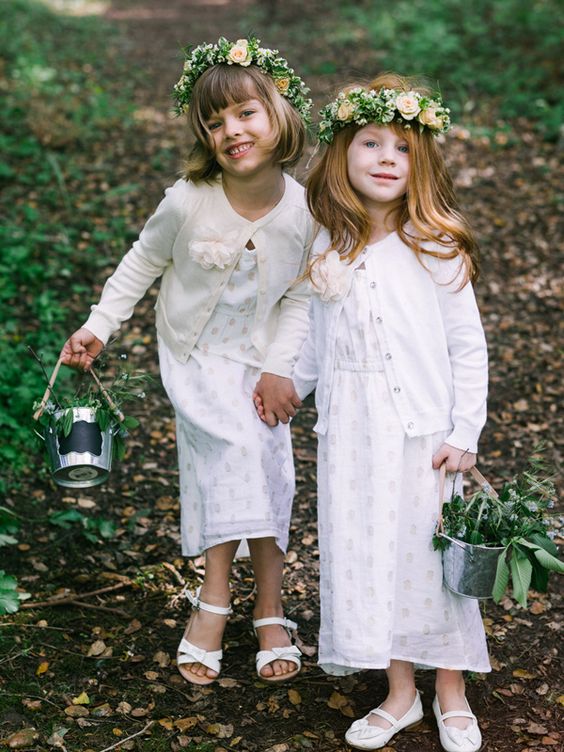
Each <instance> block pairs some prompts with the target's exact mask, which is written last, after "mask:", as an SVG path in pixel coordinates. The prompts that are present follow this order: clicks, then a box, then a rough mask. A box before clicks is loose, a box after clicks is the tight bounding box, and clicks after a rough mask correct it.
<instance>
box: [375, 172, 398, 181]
mask: <svg viewBox="0 0 564 752" xmlns="http://www.w3.org/2000/svg"><path fill="white" fill-rule="evenodd" d="M372 177H373V178H378V179H379V180H399V178H398V177H397V175H389V174H388V173H387V172H377V173H376V174H375V175H372Z"/></svg>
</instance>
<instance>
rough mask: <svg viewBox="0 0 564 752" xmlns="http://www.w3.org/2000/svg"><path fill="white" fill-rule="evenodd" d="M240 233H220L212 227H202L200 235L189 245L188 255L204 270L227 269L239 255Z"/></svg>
mask: <svg viewBox="0 0 564 752" xmlns="http://www.w3.org/2000/svg"><path fill="white" fill-rule="evenodd" d="M238 235H239V233H238V232H237V231H232V232H221V233H220V232H218V231H217V230H216V229H214V228H212V227H202V228H201V229H200V231H199V232H198V235H197V236H196V237H195V238H194V239H193V240H191V241H190V242H189V243H188V253H189V254H190V258H192V259H193V260H194V261H195V262H196V263H198V264H200V266H201V267H202V268H203V269H213V268H214V267H217V268H218V269H225V268H226V267H228V266H230V265H231V264H232V263H233V261H235V258H236V256H237V255H238V254H239V250H240V249H239V248H238V247H237V238H238Z"/></svg>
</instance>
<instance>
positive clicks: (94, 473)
mask: <svg viewBox="0 0 564 752" xmlns="http://www.w3.org/2000/svg"><path fill="white" fill-rule="evenodd" d="M60 366H61V360H60V359H59V361H58V362H57V365H56V366H55V369H54V371H53V373H52V375H51V378H50V380H49V386H48V387H47V389H46V391H45V394H44V395H43V399H42V400H41V404H40V406H39V408H38V409H37V411H36V412H35V414H34V416H33V417H34V419H35V420H39V418H40V417H41V415H42V413H43V411H44V410H45V407H46V405H47V400H48V399H49V395H50V394H51V391H52V389H53V385H54V383H55V379H56V378H57V374H58V372H59V368H60ZM89 373H90V374H91V375H92V378H93V379H94V381H95V382H96V384H97V385H98V387H99V389H100V392H101V394H102V395H103V396H104V398H105V399H106V401H107V402H108V404H109V406H110V407H111V409H112V410H113V412H114V414H115V415H116V417H117V418H118V420H119V421H120V422H121V421H122V420H123V419H124V416H123V413H122V412H121V411H120V410H119V409H118V407H117V406H116V405H115V403H114V402H113V400H112V399H111V397H110V395H109V394H108V392H107V391H106V389H104V387H103V386H102V384H101V383H100V380H99V379H98V376H97V375H96V374H95V373H94V369H92V368H91V369H90V371H89ZM69 409H72V418H73V422H72V428H71V431H70V433H69V434H68V436H63V435H61V433H60V432H59V431H57V429H56V427H55V426H53V425H49V426H47V427H46V428H45V430H44V432H43V436H42V438H44V439H45V444H46V447H47V455H48V457H49V464H50V466H51V474H52V476H53V480H54V481H55V483H57V484H58V485H59V486H64V487H66V488H90V487H92V486H98V485H99V484H100V483H103V482H104V481H105V480H106V479H107V477H108V475H109V473H110V470H111V468H112V443H113V437H114V435H115V434H116V433H117V431H119V425H118V424H114V425H110V426H109V427H108V428H107V429H106V430H105V431H102V430H101V429H100V426H99V425H98V423H97V420H96V411H95V410H94V409H93V408H91V407H73V408H69ZM65 412H66V410H63V409H61V410H58V411H57V412H55V413H53V417H54V418H55V419H57V418H60V417H61V416H62V415H63V414H64V413H65Z"/></svg>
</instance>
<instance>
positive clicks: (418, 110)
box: [318, 86, 450, 144]
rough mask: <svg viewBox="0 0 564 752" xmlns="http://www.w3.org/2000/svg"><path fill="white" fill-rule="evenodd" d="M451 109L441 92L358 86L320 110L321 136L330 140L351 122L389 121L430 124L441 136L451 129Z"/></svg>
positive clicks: (343, 92)
mask: <svg viewBox="0 0 564 752" xmlns="http://www.w3.org/2000/svg"><path fill="white" fill-rule="evenodd" d="M449 112H450V110H449V109H448V108H447V107H445V106H444V105H443V102H442V99H441V97H440V95H439V94H435V95H434V96H433V97H429V96H427V95H426V94H420V93H419V92H418V91H402V90H401V89H380V91H375V90H374V89H363V88H362V87H361V86H356V87H354V88H353V89H349V90H348V91H341V92H339V95H338V96H337V99H335V101H333V102H331V103H330V104H328V105H327V106H326V107H324V108H323V109H322V110H321V111H320V113H319V115H320V117H321V123H320V124H319V132H318V138H319V141H322V142H324V143H326V144H330V143H331V141H332V140H333V135H334V134H335V133H337V131H340V130H341V129H342V128H345V127H346V126H347V125H351V123H354V124H356V125H368V123H377V124H378V125H388V124H389V123H391V122H395V123H401V124H402V125H403V126H404V128H411V127H412V126H413V124H414V123H417V125H418V126H419V130H420V131H422V130H423V129H424V128H428V129H429V130H430V131H431V133H432V134H433V135H435V136H437V135H438V134H439V133H446V132H447V131H448V129H449V127H450V117H449Z"/></svg>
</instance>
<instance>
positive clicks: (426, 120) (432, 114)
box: [418, 105, 444, 130]
mask: <svg viewBox="0 0 564 752" xmlns="http://www.w3.org/2000/svg"><path fill="white" fill-rule="evenodd" d="M418 120H419V122H420V123H423V125H426V126H427V127H428V128H434V129H435V130H440V129H441V128H442V127H443V125H444V122H443V118H442V117H441V116H440V115H437V108H436V107H433V106H432V105H431V106H430V107H427V108H426V109H425V110H422V111H421V112H420V113H419V118H418Z"/></svg>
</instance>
